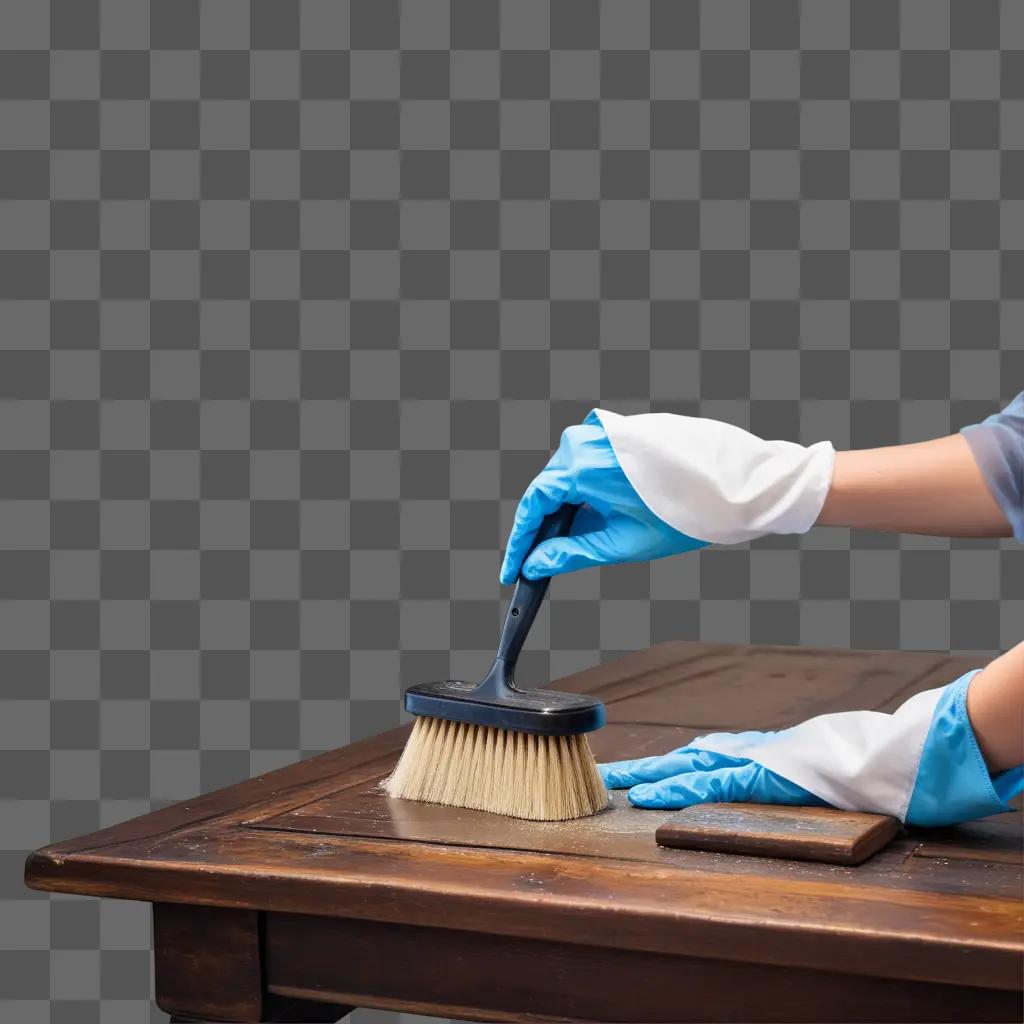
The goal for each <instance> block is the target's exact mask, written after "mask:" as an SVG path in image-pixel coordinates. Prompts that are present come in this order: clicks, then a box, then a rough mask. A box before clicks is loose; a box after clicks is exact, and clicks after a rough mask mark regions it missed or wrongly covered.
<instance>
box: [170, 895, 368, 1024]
mask: <svg viewBox="0 0 1024 1024" xmlns="http://www.w3.org/2000/svg"><path fill="white" fill-rule="evenodd" d="M260 932H261V927H260V914H259V912H258V911H255V910H235V909H232V908H230V907H203V906H193V905H188V904H179V903H155V904H154V905H153V950H154V954H153V955H154V966H155V974H156V1002H157V1005H158V1006H159V1007H160V1009H162V1010H164V1011H165V1012H167V1013H169V1014H170V1015H171V1020H172V1021H182V1022H184V1021H199V1022H206V1021H209V1022H218V1024H234V1022H239V1024H261V1022H268V1024H269V1022H304V1024H319V1022H334V1021H337V1020H340V1019H341V1018H342V1017H344V1016H345V1015H346V1014H347V1013H348V1012H349V1011H350V1010H351V1009H352V1007H350V1006H341V1005H337V1004H332V1003H321V1002H316V1001H313V1000H306V999H296V998H291V997H287V996H278V995H273V994H270V993H267V992H266V991H265V990H264V984H263V967H262V941H261V935H260Z"/></svg>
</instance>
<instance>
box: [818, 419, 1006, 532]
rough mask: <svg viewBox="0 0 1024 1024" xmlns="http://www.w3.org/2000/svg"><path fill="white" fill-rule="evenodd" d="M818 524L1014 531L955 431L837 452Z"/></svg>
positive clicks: (909, 529) (905, 529) (898, 529)
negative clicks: (927, 438) (917, 440)
mask: <svg viewBox="0 0 1024 1024" xmlns="http://www.w3.org/2000/svg"><path fill="white" fill-rule="evenodd" d="M817 525H818V526H850V527H856V528H858V529H864V530H885V531H891V532H895V533H921V534H932V535H935V536H941V537H1009V536H1010V535H1011V532H1012V531H1011V528H1010V524H1009V523H1008V522H1007V520H1006V516H1005V515H1004V514H1003V511H1002V509H1001V508H1000V507H999V505H998V503H997V502H996V500H995V498H994V497H993V496H992V493H991V492H990V491H989V489H988V486H987V485H986V483H985V479H984V477H983V476H982V474H981V471H980V470H979V469H978V464H977V463H976V462H975V460H974V456H973V455H972V454H971V449H970V448H969V447H968V445H967V442H966V441H965V440H964V439H963V437H961V436H960V435H959V434H953V435H952V436H950V437H941V438H938V439H936V440H934V441H923V442H920V443H918V444H905V445H897V446H894V447H892V448H868V449H863V450H861V451H849V452H836V457H835V468H834V470H833V475H832V484H831V486H830V488H829V492H828V496H827V497H826V499H825V504H824V506H823V507H822V510H821V514H820V515H819V516H818V520H817Z"/></svg>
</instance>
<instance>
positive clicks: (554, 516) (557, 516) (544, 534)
mask: <svg viewBox="0 0 1024 1024" xmlns="http://www.w3.org/2000/svg"><path fill="white" fill-rule="evenodd" d="M579 509H580V506H579V505H562V507H561V508H559V509H556V510H555V511H554V512H552V513H551V514H550V515H547V516H545V517H544V518H543V520H542V521H541V524H540V527H539V528H538V530H537V533H536V536H535V537H534V538H533V544H532V545H531V546H530V551H533V549H534V548H536V547H537V546H538V545H539V544H543V543H544V541H546V540H551V538H552V537H567V536H568V535H569V531H570V530H571V529H572V521H573V519H575V518H576V513H577V512H578V511H579ZM523 561H524V562H525V561H526V559H525V558H524V559H523ZM550 582H551V578H550V577H548V576H545V577H544V578H543V579H539V580H528V579H527V578H526V577H525V576H523V575H522V574H520V576H519V579H518V580H517V581H516V589H515V591H514V592H513V594H512V600H511V601H510V602H509V606H508V612H507V613H506V614H505V624H504V625H503V626H502V627H501V636H500V638H499V639H498V660H499V661H501V662H504V663H505V665H506V666H507V668H508V682H509V683H510V684H511V673H512V669H513V667H514V666H515V663H516V661H517V660H518V659H519V652H520V651H521V650H522V648H523V642H524V641H525V640H526V635H527V634H528V633H529V632H530V627H531V626H532V625H533V620H534V619H535V618H536V617H537V610H538V609H539V608H540V606H541V603H542V602H543V600H544V595H545V594H546V593H547V592H548V584H549V583H550Z"/></svg>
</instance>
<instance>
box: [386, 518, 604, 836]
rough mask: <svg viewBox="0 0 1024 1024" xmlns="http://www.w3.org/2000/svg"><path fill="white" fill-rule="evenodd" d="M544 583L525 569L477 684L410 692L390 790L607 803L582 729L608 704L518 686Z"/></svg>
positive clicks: (536, 803)
mask: <svg viewBox="0 0 1024 1024" xmlns="http://www.w3.org/2000/svg"><path fill="white" fill-rule="evenodd" d="M578 508H579V506H578V505H563V506H562V507H561V508H559V509H558V510H557V511H556V512H553V513H551V515H549V516H546V517H545V518H544V521H543V522H542V523H541V526H540V529H539V530H538V531H537V536H536V538H535V539H534V542H533V547H536V546H537V545H538V544H540V543H541V542H542V541H545V540H549V539H550V538H552V537H558V536H565V535H567V534H568V533H569V529H570V528H571V526H572V521H573V517H574V516H575V515H576V512H577V510H578ZM548 582H549V581H548V579H539V580H528V579H526V578H525V577H523V576H520V577H519V580H518V582H517V583H516V589H515V592H514V593H513V595H512V600H511V602H510V603H509V607H508V612H507V613H506V615H505V624H504V625H503V626H502V629H501V636H500V638H499V640H498V652H497V657H495V659H494V664H493V665H492V666H491V668H490V670H489V671H488V673H487V675H486V676H484V678H483V679H482V680H481V681H480V682H479V683H476V684H475V685H474V684H472V683H464V682H459V681H458V680H454V679H445V680H442V681H441V682H436V683H423V684H422V685H420V686H413V687H410V688H409V690H407V691H406V694H405V710H406V711H408V712H410V713H411V714H413V715H416V716H417V717H416V721H415V723H414V724H413V729H412V733H411V735H410V736H409V740H408V742H407V743H406V746H405V750H404V751H403V752H402V757H401V760H399V762H398V765H397V766H396V767H395V770H394V772H392V774H391V776H390V777H389V778H388V779H387V780H386V781H385V782H384V789H385V792H386V793H387V794H388V796H392V797H399V798H401V799H405V800H422V801H425V802H427V803H434V804H446V805H448V806H450V807H472V808H475V809H477V810H481V811H491V812H493V813H495V814H504V815H506V816H508V817H512V818H528V819H531V820H533V821H565V820H567V819H569V818H584V817H587V816H588V815H591V814H596V813H597V812H598V811H600V810H602V809H603V808H604V807H606V806H607V805H608V791H607V789H606V788H605V785H604V782H603V781H602V780H601V776H600V775H599V774H598V771H597V766H596V764H595V763H594V755H593V754H592V753H591V752H590V744H589V743H588V742H587V737H586V734H587V733H588V732H593V731H594V730H595V729H600V728H601V726H602V725H604V720H605V715H604V704H602V703H601V701H599V700H596V699H595V698H593V697H586V696H581V695H578V694H575V693H558V692H556V691H554V690H520V689H519V688H518V687H517V686H516V684H515V681H514V673H515V667H516V661H517V659H518V658H519V652H520V650H521V649H522V646H523V641H524V640H525V639H526V634H527V633H529V631H530V626H531V625H532V624H533V620H534V618H535V617H536V615H537V609H538V608H540V605H541V602H542V601H543V600H544V595H545V593H546V592H547V589H548Z"/></svg>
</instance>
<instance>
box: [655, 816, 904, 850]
mask: <svg viewBox="0 0 1024 1024" xmlns="http://www.w3.org/2000/svg"><path fill="white" fill-rule="evenodd" d="M899 831H900V823H899V821H897V820H896V818H891V817H889V816H888V815H884V814H860V813H854V812H852V811H838V810H834V809H833V808H831V807H785V806H781V805H777V804H729V803H722V804H697V805H696V806H694V807H687V808H685V809H684V810H682V811H680V812H679V813H678V814H676V815H674V816H673V817H672V818H670V819H669V820H668V821H666V822H664V823H663V824H661V825H659V827H658V829H657V830H656V832H655V839H656V840H657V842H658V844H659V845H661V846H674V847H682V848H684V849H687V850H714V851H717V852H719V853H747V854H756V855H758V856H761V857H786V858H789V859H790V860H813V861H818V862H821V863H824V864H846V865H851V864H861V863H863V862H864V861H865V860H867V859H868V857H870V856H871V855H872V854H873V853H877V852H878V851H879V850H880V849H881V848H882V847H883V846H885V844H886V843H888V842H889V840H890V839H892V838H894V837H895V836H896V835H897V834H898V833H899Z"/></svg>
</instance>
